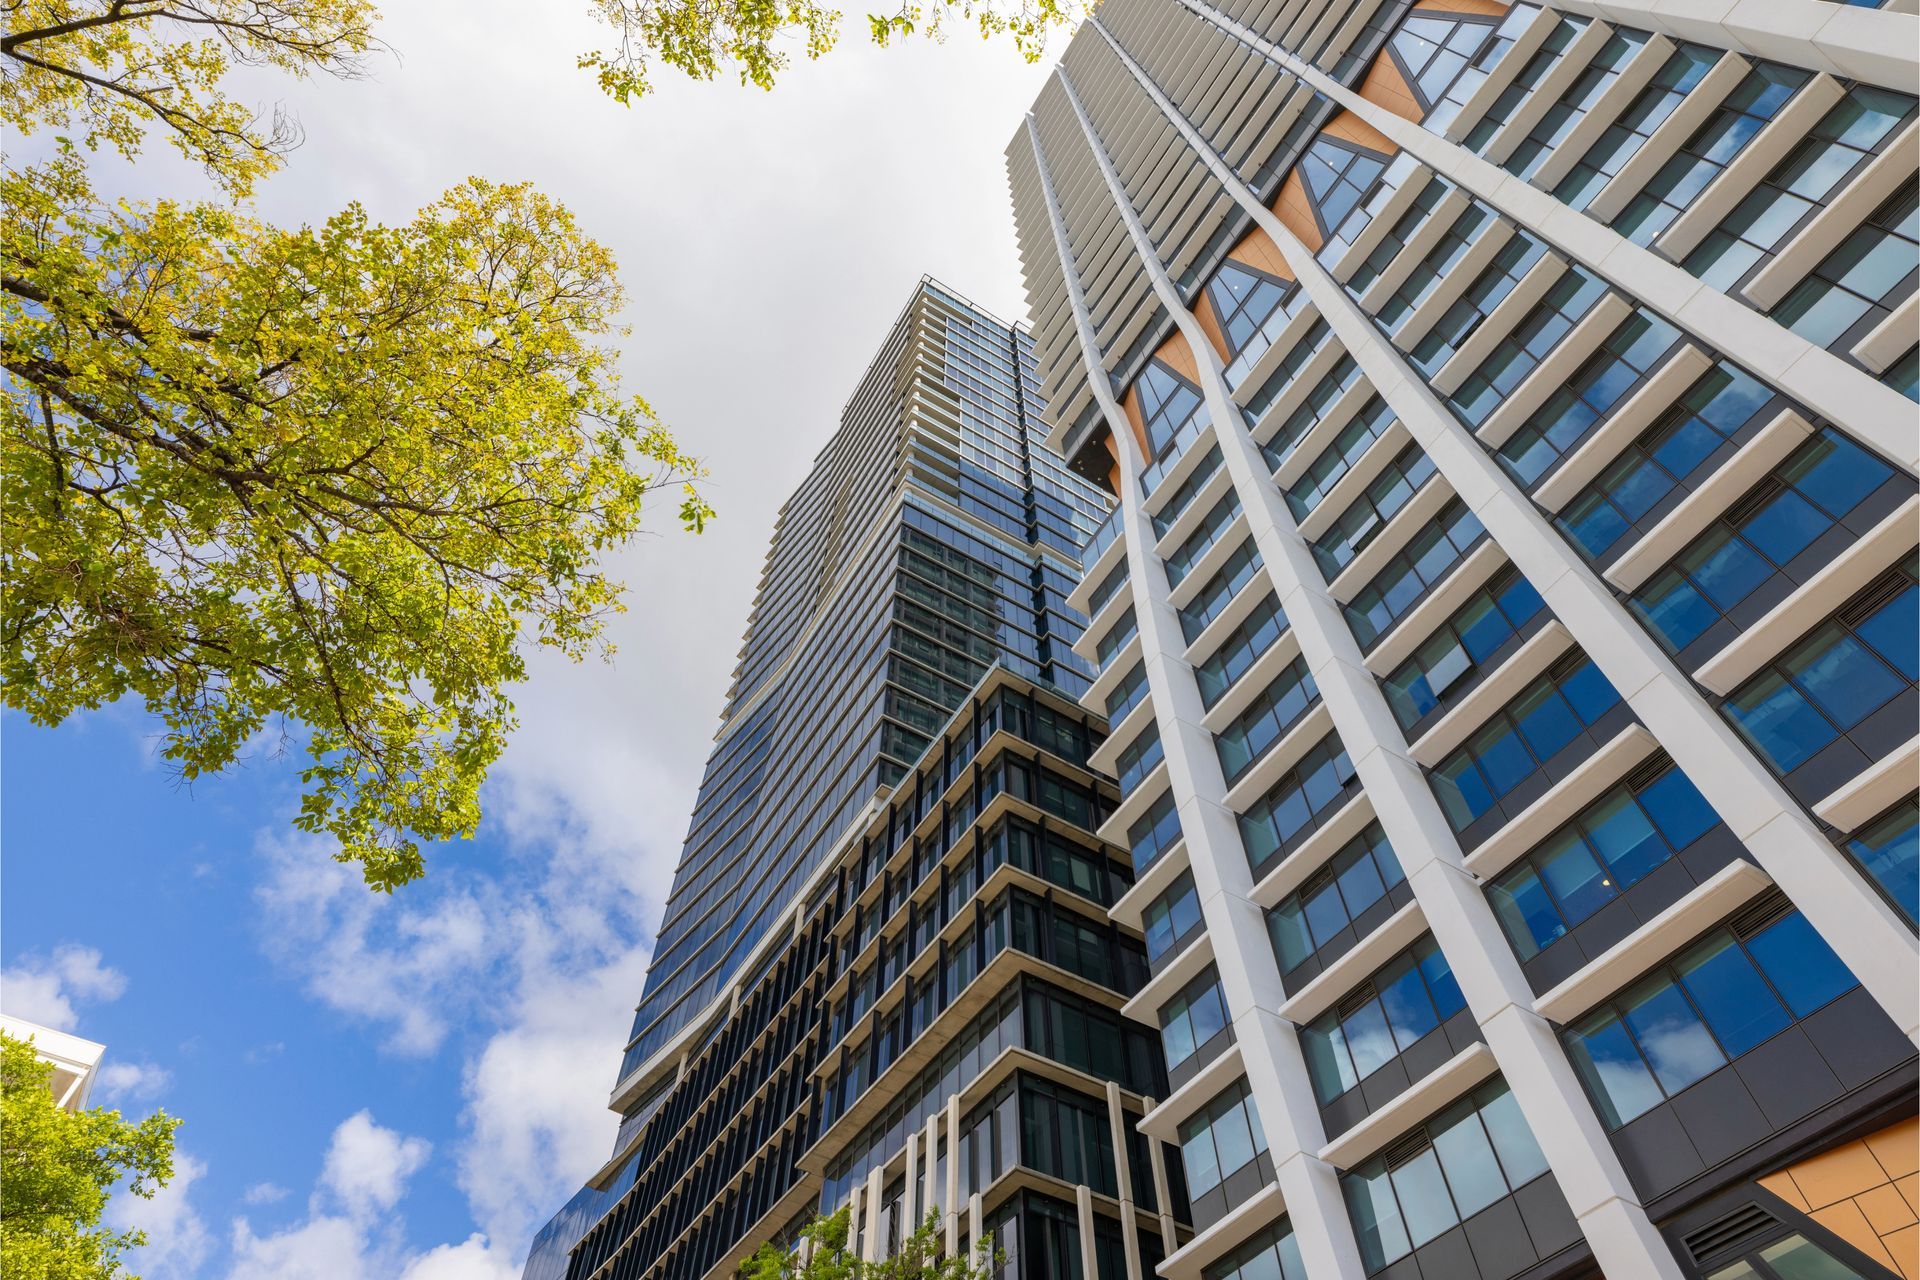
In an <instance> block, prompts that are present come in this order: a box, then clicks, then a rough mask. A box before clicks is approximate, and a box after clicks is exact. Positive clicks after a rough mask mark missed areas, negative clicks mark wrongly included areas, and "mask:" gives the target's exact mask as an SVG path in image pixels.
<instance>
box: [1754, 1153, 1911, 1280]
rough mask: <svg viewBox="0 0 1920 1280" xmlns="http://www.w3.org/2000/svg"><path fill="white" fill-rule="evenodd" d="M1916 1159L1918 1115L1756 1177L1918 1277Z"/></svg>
mask: <svg viewBox="0 0 1920 1280" xmlns="http://www.w3.org/2000/svg"><path fill="white" fill-rule="evenodd" d="M1916 1164H1920V1118H1910V1119H1907V1120H1903V1121H1901V1122H1900V1123H1899V1124H1895V1125H1890V1126H1888V1127H1887V1128H1885V1129H1882V1130H1880V1131H1879V1132H1877V1133H1870V1134H1868V1135H1867V1136H1866V1137H1864V1138H1860V1139H1857V1140H1855V1141H1853V1142H1843V1143H1841V1144H1840V1145H1839V1146H1837V1147H1833V1148H1831V1149H1829V1150H1826V1151H1822V1152H1820V1153H1819V1154H1818V1155H1812V1156H1808V1157H1807V1158H1806V1159H1805V1160H1802V1161H1800V1163H1798V1164H1795V1165H1789V1166H1788V1167H1787V1168H1785V1169H1781V1170H1780V1171H1779V1172H1777V1173H1770V1174H1768V1175H1767V1176H1766V1177H1764V1178H1761V1179H1759V1182H1760V1185H1761V1186H1763V1187H1765V1188H1766V1189H1767V1190H1768V1191H1771V1192H1773V1194H1775V1195H1777V1196H1779V1197H1780V1198H1781V1199H1782V1200H1785V1201H1786V1202H1787V1203H1788V1204H1790V1205H1792V1206H1793V1207H1794V1208H1796V1209H1798V1210H1800V1211H1801V1212H1802V1213H1805V1214H1807V1215H1808V1216H1809V1217H1811V1218H1812V1219H1813V1220H1814V1221H1815V1222H1817V1223H1819V1224H1820V1225H1821V1226H1823V1227H1825V1228H1826V1229H1827V1230H1829V1231H1831V1232H1833V1234H1835V1235H1836V1236H1839V1237H1840V1238H1841V1239H1842V1240H1845V1241H1846V1242H1847V1243H1848V1244H1850V1245H1852V1246H1853V1247H1854V1248H1856V1249H1858V1250H1859V1251H1860V1252H1862V1253H1864V1254H1866V1255H1867V1256H1868V1257H1869V1258H1872V1259H1874V1260H1875V1261H1877V1262H1879V1263H1880V1264H1881V1265H1882V1266H1885V1267H1891V1268H1894V1269H1896V1270H1898V1271H1899V1272H1900V1274H1901V1275H1902V1276H1905V1277H1906V1278H1907V1280H1920V1204H1916V1203H1915V1200H1916V1199H1920V1196H1916V1195H1915V1193H1914V1191H1913V1188H1912V1187H1911V1185H1909V1184H1911V1183H1912V1181H1913V1179H1914V1176H1915V1175H1914V1173H1913V1169H1914V1166H1915V1165H1916Z"/></svg>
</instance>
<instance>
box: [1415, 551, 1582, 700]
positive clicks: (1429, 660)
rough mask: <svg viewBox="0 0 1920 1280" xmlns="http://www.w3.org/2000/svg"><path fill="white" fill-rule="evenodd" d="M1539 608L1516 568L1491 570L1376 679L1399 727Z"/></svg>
mask: <svg viewBox="0 0 1920 1280" xmlns="http://www.w3.org/2000/svg"><path fill="white" fill-rule="evenodd" d="M1545 608H1546V602H1545V601H1543V600H1541V598H1540V593H1539V592H1538V591H1535V590H1534V589H1533V585H1532V584H1531V583H1529V582H1528V581H1527V579H1526V577H1525V575H1523V574H1522V573H1521V572H1520V571H1519V570H1518V569H1515V568H1513V567H1511V566H1509V567H1507V568H1506V569H1504V570H1502V571H1501V572H1500V573H1498V574H1496V575H1494V578H1493V580H1492V581H1491V582H1489V583H1488V584H1487V585H1486V586H1484V587H1482V588H1480V590H1478V591H1476V592H1474V593H1473V595H1472V597H1471V598H1469V599H1468V601H1467V602H1466V603H1465V604H1463V605H1461V606H1460V608H1458V609H1456V610H1455V611H1454V613H1453V616H1452V617H1450V618H1448V619H1447V620H1446V621H1445V622H1443V623H1441V624H1440V626H1439V627H1438V628H1437V629H1436V630H1435V631H1434V633H1433V635H1431V636H1429V637H1428V638H1427V639H1426V641H1425V642H1424V643H1422V644H1421V646H1420V647H1419V648H1418V649H1415V650H1414V651H1413V656H1412V657H1411V658H1408V659H1407V660H1406V661H1405V662H1403V663H1401V664H1400V665H1399V666H1397V667H1395V668H1394V669H1393V670H1392V671H1391V672H1389V673H1388V674H1387V676H1386V678H1385V679H1383V680H1382V681H1381V682H1380V683H1381V685H1382V687H1383V688H1384V689H1385V691H1386V695H1387V705H1388V706H1390V707H1392V708H1393V717H1394V719H1396V720H1398V721H1399V722H1400V727H1401V728H1402V729H1410V728H1412V727H1413V726H1414V725H1415V724H1417V723H1419V722H1420V720H1422V719H1423V718H1425V717H1426V716H1427V715H1429V714H1430V713H1432V712H1433V711H1434V710H1435V708H1437V707H1438V706H1439V705H1440V700H1441V698H1443V697H1445V696H1446V694H1447V691H1448V690H1450V689H1453V688H1455V687H1456V686H1458V685H1459V683H1460V681H1461V680H1463V679H1465V678H1466V677H1467V676H1468V675H1470V674H1472V673H1473V672H1475V671H1477V670H1478V669H1479V666H1480V664H1481V663H1483V662H1485V661H1486V660H1487V659H1488V658H1490V657H1492V656H1493V655H1494V654H1495V653H1496V652H1498V651H1499V650H1500V649H1501V647H1502V646H1504V645H1505V644H1506V643H1507V642H1508V641H1509V640H1511V639H1513V638H1514V637H1515V636H1517V635H1519V634H1520V631H1521V629H1522V628H1524V627H1525V626H1526V625H1527V624H1528V623H1529V622H1532V621H1533V620H1534V619H1535V618H1537V617H1539V616H1540V614H1541V612H1542V611H1543V610H1544V609H1545Z"/></svg>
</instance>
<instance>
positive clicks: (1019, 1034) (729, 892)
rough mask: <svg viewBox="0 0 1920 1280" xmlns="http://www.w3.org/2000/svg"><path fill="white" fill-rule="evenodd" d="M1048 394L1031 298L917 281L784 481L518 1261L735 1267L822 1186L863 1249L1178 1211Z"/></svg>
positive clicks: (1074, 518)
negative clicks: (684, 809) (618, 1000)
mask: <svg viewBox="0 0 1920 1280" xmlns="http://www.w3.org/2000/svg"><path fill="white" fill-rule="evenodd" d="M1035 394H1036V393H1035V385H1034V380H1033V373H1032V354H1031V340H1030V338H1029V337H1028V335H1027V333H1026V332H1025V331H1024V330H1023V329H1019V328H1016V327H1013V326H1009V325H1007V324H1005V323H1003V322H1001V321H998V320H995V319H994V318H993V317H991V316H989V315H987V314H986V313H984V312H982V311H980V310H979V309H978V308H976V307H974V306H972V305H970V304H968V303H967V302H965V301H964V300H962V299H960V298H959V297H957V296H956V295H954V294H953V293H951V292H949V291H948V290H946V289H944V288H942V287H941V286H939V285H938V284H935V283H933V282H932V281H922V283H921V285H920V286H919V288H918V289H916V291H915V292H914V295H913V297H912V299H911V300H910V301H909V302H908V304H907V307H906V309H905V310H904V311H903V312H902V314H901V316H900V318H899V319H898V321H897V322H896V323H895V324H894V326H893V328H892V331H891V332H890V333H889V334H888V336H887V340H886V342H885V344H884V345H883V346H882V348H881V350H880V353H879V354H878V355H877V356H876V357H875V359H874V361H873V364H872V365H871V366H870V368H869V369H868V370H867V373H866V375H865V376H864V378H863V379H862V381H861V383H860V386H859V388H858V389H857V390H856V392H855V393H854V395H853V397H852V399H851V400H850V401H849V402H848V404H847V407H846V409H845V411H844V413H843V416H842V419H841V425H840V429H839V431H838V432H837V433H835V435H834V437H833V439H832V440H831V441H829V443H828V444H827V446H826V448H825V449H824V450H822V452H821V453H820V455H819V458H818V459H817V460H816V462H815V464H814V467H813V469H812V471H811V472H810V473H809V475H808V476H807V478H806V479H805V480H804V481H803V482H802V483H801V485H800V487H799V488H798V489H797V490H796V491H795V493H794V495H793V497H792V498H791V499H789V500H788V502H787V504H786V505H785V506H784V507H783V508H782V510H781V512H780V515H779V519H778V522H777V524H776V527H775V532H774V537H773V543H772V546H771V547H770V549H769V551H768V554H767V559H766V565H765V568H764V570H763V572H762V574H761V580H760V586H759V590H758V594H757V597H756V599H755V602H754V607H753V612H752V615H751V617H750V619H749V622H748V628H747V634H746V639H745V642H744V644H743V645H742V648H741V653H740V659H739V664H738V666H737V667H736V669H735V673H734V679H733V684H732V688H731V689H730V690H729V692H728V695H727V705H726V709H725V712H724V714H723V717H722V724H721V729H720V733H719V735H718V742H717V743H716V745H715V747H714V750H713V754H712V755H711V757H710V758H709V760H708V763H707V769H706V775H705V778H704V779H703V781H702V783H701V786H700V791H699V795H698V797H697V798H696V800H695V802H694V809H693V817H692V821H691V824H690V827H689V831H688V835H687V840H686V845H685V848H684V850H683V852H682V855H681V860H680V865H679V868H678V870H677V872H676V874H675V877H674V883H673V888H672V891H671V894H670V895H669V898H668V901H667V905H666V914H665V920H664V922H663V924H662V926H661V931H660V937H659V942H658V946H657V949H656V951H655V953H654V957H653V962H652V967H651V969H650V972H649V974H648V978H647V984H646V990H645V992H644V994H643V995H642V997H641V1000H640V1003H639V1008H638V1011H637V1014H636V1017H635V1021H634V1026H633V1031H632V1035H631V1038H630V1040H629V1043H628V1046H627V1050H626V1053H625V1056H624V1058H623V1059H622V1061H621V1064H620V1073H619V1080H618V1083H617V1085H616V1087H615V1090H614V1096H613V1105H614V1107H615V1108H616V1109H617V1110H619V1111H620V1112H621V1113H622V1116H623V1120H622V1123H621V1126H620V1130H619V1135H618V1137H617V1139H616V1141H615V1150H614V1151H613V1153H612V1156H611V1158H610V1159H609V1161H608V1162H607V1164H606V1166H605V1167H603V1168H602V1169H601V1170H600V1172H599V1173H598V1174H596V1175H595V1177H594V1178H593V1179H592V1180H591V1182H590V1185H589V1186H588V1187H586V1188H585V1189H583V1190H582V1191H581V1193H580V1194H579V1195H578V1196H576V1197H575V1199H574V1200H573V1202H572V1203H570V1204H569V1205H568V1206H567V1207H566V1208H565V1209H563V1210H562V1211H561V1212H560V1213H559V1214H558V1215H556V1217H555V1218H554V1219H553V1221H552V1222H551V1223H550V1224H549V1225H548V1227H547V1228H546V1230H545V1231H543V1232H542V1233H541V1236H540V1238H539V1239H538V1240H537V1241H536V1244H535V1247H534V1250H533V1254H532V1256H531V1257H530V1259H529V1262H528V1266H527V1276H528V1277H529V1280H557V1278H558V1277H563V1276H565V1277H574V1278H575V1280H586V1278H587V1277H599V1276H608V1277H612V1276H619V1277H622V1278H623V1280H626V1278H628V1277H633V1278H637V1277H642V1276H646V1277H655V1276H657V1277H683V1276H701V1275H708V1274H713V1275H726V1274H728V1268H729V1267H730V1266H731V1265H733V1264H734V1263H737V1261H738V1259H739V1258H740V1257H741V1256H743V1255H744V1254H745V1253H746V1252H749V1251H750V1250H751V1249H752V1248H753V1247H754V1246H755V1245H757V1244H758V1243H759V1242H760V1241H762V1240H765V1239H769V1238H778V1237H780V1236H781V1235H782V1234H783V1233H788V1232H791V1231H792V1230H793V1229H794V1228H795V1227H796V1225H797V1224H798V1223H800V1222H803V1221H805V1220H806V1219H807V1218H809V1217H811V1216H812V1215H813V1214H814V1213H816V1212H831V1211H833V1210H835V1209H839V1208H851V1209H853V1210H854V1212H855V1220H856V1221H855V1243H856V1247H857V1248H859V1249H861V1250H863V1251H864V1252H867V1253H869V1254H874V1253H877V1252H884V1251H885V1250H886V1249H887V1248H889V1247H890V1245H891V1242H893V1241H897V1239H898V1238H899V1236H900V1234H901V1232H902V1231H903V1230H910V1229H911V1228H912V1226H913V1225H915V1224H916V1223H917V1222H918V1221H919V1220H920V1219H921V1218H922V1217H924V1216H925V1214H926V1213H927V1212H928V1211H929V1210H933V1211H938V1212H941V1213H943V1214H944V1217H945V1222H946V1230H947V1232H948V1236H949V1240H950V1241H952V1242H954V1243H955V1245H956V1246H957V1243H958V1241H959V1240H960V1239H961V1238H963V1237H964V1238H965V1239H968V1240H980V1239H985V1238H989V1237H991V1238H993V1239H997V1240H1004V1242H1005V1247H1007V1248H1009V1249H1021V1248H1024V1249H1025V1250H1026V1252H1027V1254H1028V1256H1030V1257H1035V1258H1051V1257H1056V1256H1057V1257H1059V1258H1062V1259H1064V1258H1066V1257H1067V1255H1068V1254H1072V1255H1073V1256H1074V1257H1076V1258H1077V1257H1078V1256H1080V1252H1081V1250H1082V1248H1083V1246H1084V1247H1085V1248H1089V1249H1093V1250H1095V1251H1096V1252H1097V1253H1100V1254H1101V1256H1111V1257H1114V1258H1119V1257H1122V1256H1125V1257H1131V1258H1133V1259H1134V1260H1135V1263H1136V1265H1137V1264H1138V1260H1139V1259H1140V1258H1142V1257H1147V1258H1157V1257H1158V1256H1161V1255H1163V1254H1164V1253H1165V1252H1167V1251H1168V1250H1170V1249H1172V1248H1174V1247H1176V1246H1177V1244H1178V1236H1179V1232H1180V1231H1181V1230H1182V1224H1183V1223H1184V1221H1185V1217H1186V1210H1185V1200H1184V1191H1183V1190H1181V1183H1180V1180H1179V1176H1178V1173H1177V1171H1176V1172H1175V1173H1174V1174H1173V1181H1172V1182H1171V1183H1169V1182H1168V1173H1167V1162H1166V1160H1165V1157H1164V1154H1163V1152H1162V1151H1161V1150H1160V1146H1159V1144H1157V1143H1153V1142H1150V1141H1149V1140H1148V1139H1147V1138H1146V1137H1145V1136H1144V1135H1141V1134H1139V1133H1137V1132H1134V1131H1132V1130H1131V1127H1130V1124H1128V1123H1123V1120H1130V1119H1134V1118H1137V1117H1138V1116H1139V1115H1142V1114H1144V1113H1145V1109H1146V1106H1147V1099H1148V1098H1149V1097H1150V1096H1152V1095H1154V1094H1156V1093H1162V1092H1164V1091H1165V1090H1164V1087H1163V1083H1164V1079H1165V1077H1164V1074H1163V1072H1162V1071H1161V1068H1160V1060H1159V1055H1158V1052H1157V1046H1156V1044H1155V1042H1154V1040H1153V1038H1152V1036H1151V1034H1150V1033H1149V1032H1147V1031H1146V1030H1145V1029H1144V1028H1139V1027H1137V1026H1130V1025H1129V1024H1128V1023H1127V1021H1126V1019H1125V1018H1124V1017H1123V1016H1122V1015H1121V1013H1120V1009H1121V1007H1122V1005H1123V1004H1124V1002H1125V999H1126V997H1127V996H1128V995H1130V994H1131V993H1132V991H1133V990H1134V989H1135V988H1137V986H1138V985H1139V983H1140V982H1141V981H1142V980H1143V979H1144V977H1145V963H1144V958H1143V953H1142V950H1141V944H1140V941H1139V938H1138V935H1137V934H1136V933H1134V932H1133V931H1132V930H1128V929H1122V928H1120V927H1119V926H1116V925H1114V924H1113V923H1111V921H1110V920H1109V919H1108V918H1107V915H1106V910H1107V908H1108V907H1110V906H1111V905H1112V904H1113V902H1115V901H1117V900H1118V898H1119V896H1120V895H1121V894H1122V893H1124V892H1125V890H1126V887H1127V886H1128V885H1129V884H1131V882H1132V877H1131V873H1130V870H1129V867H1128V863H1127V860H1126V857H1125V854H1124V851H1122V850H1119V849H1116V848H1114V847H1113V846H1112V845H1111V844H1110V843H1108V842H1107V841H1104V840H1102V839H1101V837H1100V835H1099V834H1098V831H1099V828H1100V827H1101V825H1102V823H1103V821H1104V820H1105V819H1106V818H1107V817H1108V816H1110V814H1111V810H1112V805H1113V796H1112V787H1111V785H1110V784H1108V783H1105V782H1103V781H1102V780H1101V779H1099V778H1098V777H1097V776H1096V775H1095V774H1093V773H1092V772H1090V771H1089V758H1090V757H1091V756H1092V755H1093V753H1094V752H1095V751H1096V749H1097V748H1098V746H1099V744H1100V742H1101V740H1102V739H1103V737H1104V732H1103V729H1104V726H1102V725H1101V724H1100V723H1098V722H1097V721H1095V720H1094V719H1093V718H1091V717H1089V716H1088V715H1086V714H1085V713H1084V712H1083V711H1081V710H1080V709H1079V707H1078V706H1077V700H1078V698H1079V697H1080V696H1081V695H1083V694H1084V693H1085V692H1086V691H1087V689H1088V687H1089V682H1088V681H1089V675H1090V672H1091V670H1092V667H1091V662H1090V656H1091V655H1087V654H1082V653H1077V652H1076V651H1075V649H1074V644H1075V642H1076V641H1078V640H1079V639H1080V636H1081V630H1082V627H1083V625H1084V621H1085V619H1084V617H1083V616H1082V615H1080V614H1079V613H1077V612H1075V611H1073V610H1071V609H1069V608H1068V607H1067V605H1066V602H1065V601H1066V594H1067V592H1068V591H1069V590H1070V589H1071V588H1072V586H1073V584H1074V583H1075V582H1077V581H1078V580H1079V577H1080V573H1081V566H1080V549H1081V545H1082V544H1083V543H1084V542H1085V541H1086V539H1087V537H1088V535H1089V534H1090V533H1091V532H1092V531H1093V529H1094V528H1095V527H1096V526H1098V524H1099V523H1100V521H1101V520H1102V519H1103V518H1104V516H1105V514H1106V509H1107V502H1108V499H1107V497H1106V494H1105V492H1104V491H1103V490H1102V489H1101V488H1100V487H1099V486H1098V485H1097V484H1095V483H1093V482H1091V481H1089V480H1087V479H1085V478H1083V477H1081V476H1078V475H1075V474H1073V473H1071V472H1069V471H1068V470H1067V468H1066V466H1065V464H1064V462H1063V461H1062V460H1061V458H1060V457H1059V455H1057V454H1055V453H1052V452H1051V451H1049V450H1047V449H1046V448H1044V447H1043V446H1041V445H1040V444H1039V443H1038V434H1039V431H1040V430H1041V428H1040V427H1039V426H1038V422H1037V419H1036V417H1035V416H1034V415H1035V411H1036V409H1037V404H1036V401H1035ZM1069 1028H1070V1030H1069ZM962 1045H966V1046H969V1047H968V1048H967V1049H966V1050H965V1052H964V1053H963V1051H962V1049H961V1048H960V1046H962ZM943 1053H944V1054H945V1055H946V1058H950V1059H951V1061H950V1062H949V1063H947V1065H946V1066H944V1067H943V1066H942V1065H941V1064H942V1062H943V1061H945V1059H943V1057H942V1054H943ZM928 1072H931V1073H932V1074H931V1076H929V1075H928ZM1036 1072H1038V1073H1039V1074H1035V1073H1036ZM916 1073H918V1074H916ZM1015 1112H1019V1113H1022V1114H1026V1115H1028V1116H1030V1117H1033V1118H1036V1119H1038V1120H1040V1121H1042V1122H1043V1125H1044V1127H1046V1128H1047V1129H1048V1130H1049V1131H1052V1130H1059V1131H1060V1132H1061V1133H1064V1134H1065V1135H1066V1138H1065V1139H1063V1141H1065V1143H1066V1145H1065V1146H1064V1147H1063V1146H1061V1145H1060V1144H1058V1143H1056V1144H1054V1145H1052V1146H1049V1147H1047V1148H1045V1149H1042V1148H1041V1147H1039V1146H1037V1145H1033V1144H1031V1143H1030V1144H1029V1145H1028V1146H1027V1147H1025V1148H1022V1146H1021V1145H1020V1144H1019V1143H1017V1142H1016V1141H1014V1140H1013V1138H1012V1136H1011V1135H1010V1134H1006V1135H1004V1136H999V1135H1001V1133H1002V1129H1003V1128H1004V1116H1005V1115H1007V1114H1012V1113H1015ZM1077 1135H1084V1136H1085V1138H1086V1140H1087V1141H1089V1142H1095V1145H1094V1146H1093V1147H1091V1148H1088V1149H1086V1150H1082V1149H1081V1148H1080V1146H1079V1145H1077V1144H1078V1142H1079V1137H1078V1136H1077ZM1096 1138H1097V1141H1095V1140H1096ZM923 1142H924V1145H923ZM963 1153H964V1154H965V1156H966V1158H965V1160H964V1162H963V1160H962V1159H961V1156H962V1154H963ZM903 1170H904V1171H903ZM1034 1171H1037V1172H1039V1173H1041V1174H1044V1175H1045V1177H1044V1178H1043V1179H1042V1183H1043V1184H1044V1183H1045V1181H1046V1179H1047V1178H1051V1179H1053V1180H1054V1182H1056V1183H1057V1184H1058V1185H1057V1186H1056V1187H1055V1188H1054V1189H1053V1191H1052V1193H1051V1194H1047V1187H1046V1186H1045V1185H1040V1186H1037V1187H1036V1186H1035V1185H1034V1184H1032V1183H1031V1181H1030V1180H1026V1181H1023V1179H1026V1178H1027V1177H1028V1175H1029V1174H1030V1173H1032V1172H1034ZM1076 1188H1078V1189H1079V1190H1082V1191H1084V1192H1085V1193H1086V1195H1085V1196H1084V1197H1079V1198H1077V1197H1076ZM963 1224H964V1225H963ZM1062 1265H1064V1263H1063V1264H1062Z"/></svg>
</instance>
